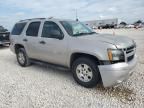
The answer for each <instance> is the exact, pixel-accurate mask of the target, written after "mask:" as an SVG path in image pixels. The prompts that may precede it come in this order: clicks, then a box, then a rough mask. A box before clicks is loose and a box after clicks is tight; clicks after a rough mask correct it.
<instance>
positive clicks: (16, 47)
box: [14, 44, 24, 53]
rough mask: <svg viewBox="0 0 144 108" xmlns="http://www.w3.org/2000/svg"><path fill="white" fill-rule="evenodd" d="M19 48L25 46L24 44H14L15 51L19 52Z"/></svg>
mask: <svg viewBox="0 0 144 108" xmlns="http://www.w3.org/2000/svg"><path fill="white" fill-rule="evenodd" d="M19 48H24V46H23V45H21V44H15V46H14V51H15V53H17V51H18V49H19Z"/></svg>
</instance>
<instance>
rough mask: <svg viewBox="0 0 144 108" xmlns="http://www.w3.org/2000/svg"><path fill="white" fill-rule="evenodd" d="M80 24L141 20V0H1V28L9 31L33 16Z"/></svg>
mask: <svg viewBox="0 0 144 108" xmlns="http://www.w3.org/2000/svg"><path fill="white" fill-rule="evenodd" d="M76 9H77V11H78V17H79V19H80V20H81V21H87V20H95V19H107V18H119V19H120V20H124V21H126V22H128V23H132V22H134V21H136V20H138V19H141V20H143V21H144V0H0V25H3V26H4V27H6V28H8V29H9V30H11V28H12V26H13V25H14V23H15V22H16V21H19V20H21V19H27V18H35V17H50V16H53V17H56V18H66V19H75V14H76Z"/></svg>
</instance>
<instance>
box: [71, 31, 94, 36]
mask: <svg viewBox="0 0 144 108" xmlns="http://www.w3.org/2000/svg"><path fill="white" fill-rule="evenodd" d="M95 33H96V32H90V33H78V34H74V35H73V36H81V35H89V34H95Z"/></svg>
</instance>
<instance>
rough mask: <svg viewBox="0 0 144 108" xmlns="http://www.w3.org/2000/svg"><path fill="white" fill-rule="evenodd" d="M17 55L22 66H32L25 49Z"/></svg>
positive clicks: (20, 50) (21, 49)
mask: <svg viewBox="0 0 144 108" xmlns="http://www.w3.org/2000/svg"><path fill="white" fill-rule="evenodd" d="M16 55H17V61H18V63H19V65H20V66H22V67H26V66H29V65H30V60H29V58H28V56H27V54H26V51H25V49H24V48H19V49H18V51H17V53H16Z"/></svg>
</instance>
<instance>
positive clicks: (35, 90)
mask: <svg viewBox="0 0 144 108" xmlns="http://www.w3.org/2000/svg"><path fill="white" fill-rule="evenodd" d="M113 31H115V34H119V35H125V36H129V37H131V38H133V39H134V40H135V41H136V42H137V45H138V46H137V55H138V60H139V62H138V64H137V67H136V72H135V73H134V74H133V75H132V77H130V79H129V80H128V81H127V82H124V83H122V84H121V85H119V86H118V87H116V88H114V87H111V88H103V86H102V85H101V84H99V85H98V86H97V87H95V88H92V89H87V88H84V87H81V86H79V85H78V84H76V83H75V81H74V80H73V78H72V75H71V73H70V72H69V71H68V70H65V69H63V68H59V67H56V66H51V65H44V64H40V63H36V64H33V65H32V66H30V67H26V68H22V67H20V66H19V65H18V63H17V61H16V58H15V55H14V54H13V53H12V52H11V51H10V50H9V48H7V47H3V48H0V73H1V75H0V107H1V108H53V107H54V108H88V107H89V108H96V107H97V108H108V107H111V108H115V107H124V108H126V107H128V108H129V107H132V108H143V107H144V29H140V30H135V29H128V30H125V29H123V30H98V31H97V32H99V33H113Z"/></svg>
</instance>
